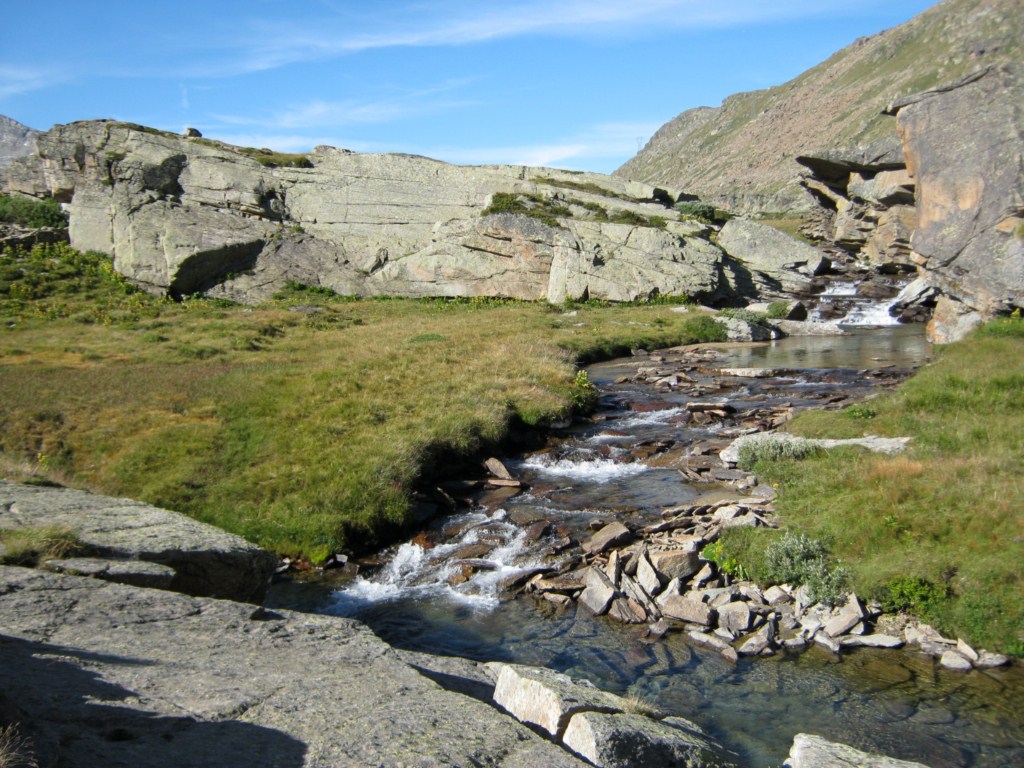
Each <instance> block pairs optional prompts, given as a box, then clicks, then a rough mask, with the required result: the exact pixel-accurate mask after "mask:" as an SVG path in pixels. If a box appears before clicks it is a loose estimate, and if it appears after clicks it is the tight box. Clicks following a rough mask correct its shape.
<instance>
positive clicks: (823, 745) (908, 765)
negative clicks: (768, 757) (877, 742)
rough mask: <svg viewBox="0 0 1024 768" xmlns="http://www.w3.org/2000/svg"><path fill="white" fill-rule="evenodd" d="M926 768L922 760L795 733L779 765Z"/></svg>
mask: <svg viewBox="0 0 1024 768" xmlns="http://www.w3.org/2000/svg"><path fill="white" fill-rule="evenodd" d="M854 767H856V768H928V766H926V765H924V764H923V763H912V762H909V761H907V760H896V759H895V758H892V757H885V756H883V755H872V754H868V753H867V752H861V751H860V750H859V749H854V748H853V747H848V746H846V745H845V744H835V743H833V742H830V741H826V740H825V739H823V738H821V737H820V736H813V735H811V734H807V733H798V734H797V735H796V736H795V737H794V738H793V747H792V749H790V750H789V757H788V758H786V762H785V763H783V768H854Z"/></svg>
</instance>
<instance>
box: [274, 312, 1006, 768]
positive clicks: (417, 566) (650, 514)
mask: <svg viewBox="0 0 1024 768" xmlns="http://www.w3.org/2000/svg"><path fill="white" fill-rule="evenodd" d="M927 352H928V348H927V345H926V344H925V342H924V337H923V333H922V329H921V328H920V327H907V326H900V327H892V328H886V329H884V330H882V331H865V330H861V331H857V332H855V333H853V334H851V335H848V336H842V337H824V338H811V339H806V338H800V339H784V340H782V341H780V342H773V343H772V344H761V345H738V346H736V347H733V348H729V349H726V350H721V351H719V352H718V353H717V354H718V358H717V359H716V360H714V361H709V362H707V364H706V366H705V367H701V369H700V374H699V375H697V376H696V377H695V378H696V382H695V383H694V384H693V387H695V388H696V390H697V391H699V392H700V393H701V396H700V397H695V396H694V395H693V394H692V391H691V392H690V393H688V394H684V393H681V392H660V393H656V392H654V391H653V390H652V389H651V388H650V387H649V386H646V385H638V384H635V383H632V382H631V381H621V379H622V377H623V375H624V374H625V373H631V372H634V371H635V370H636V369H637V367H638V366H643V365H651V364H652V363H651V362H646V361H645V359H637V358H633V359H629V360H624V361H613V362H611V363H607V364H602V365H598V366H594V367H592V368H591V369H590V373H591V377H592V379H593V380H594V381H595V382H596V383H597V384H598V385H599V386H600V387H601V389H602V392H603V393H604V396H603V398H602V402H601V406H600V410H599V413H598V418H597V420H596V421H595V422H593V423H587V424H582V425H577V426H574V427H573V428H572V429H570V430H568V431H567V432H566V433H564V434H561V435H559V436H558V437H557V438H554V439H552V440H551V441H550V444H549V445H548V446H547V447H546V448H545V449H544V450H543V451H540V452H537V453H534V454H530V455H525V456H520V457H513V458H511V459H509V460H508V462H507V464H508V466H509V467H510V469H512V472H513V474H514V475H515V476H516V477H517V478H520V479H522V480H523V481H524V482H525V483H526V484H527V486H528V490H527V491H526V492H522V493H517V492H516V491H514V490H509V489H501V488H499V489H493V490H490V491H487V492H484V493H482V494H478V495H477V496H476V497H475V498H476V502H477V503H476V505H475V506H474V507H472V508H470V509H466V510H465V511H463V512H462V513H460V514H457V515H452V516H449V517H446V518H444V519H443V520H441V521H437V522H435V523H434V525H433V526H432V529H431V530H430V531H428V532H426V533H425V534H422V535H420V536H418V537H417V538H416V539H414V540H413V541H410V542H407V543H404V544H402V545H401V546H398V547H396V548H394V549H392V550H391V551H389V552H388V553H386V554H387V556H386V558H385V559H384V560H383V564H382V565H381V566H380V567H379V568H378V569H376V570H375V571H369V572H368V575H366V576H359V577H357V578H356V579H354V580H352V581H350V582H348V583H347V584H346V585H345V586H344V587H343V588H339V589H329V588H326V587H323V586H321V587H312V586H309V585H300V584H290V585H289V584H287V583H285V584H281V585H278V586H277V587H275V588H274V591H273V593H272V598H271V599H272V601H273V604H276V605H279V606H282V607H300V608H303V609H305V610H315V611H318V612H323V613H330V614H336V615H344V616H352V617H356V618H358V619H360V620H361V621H363V622H365V623H366V624H368V625H369V626H370V627H372V628H373V630H374V631H375V632H376V633H377V634H378V635H379V636H381V637H382V638H383V639H385V640H386V641H387V642H389V643H391V644H392V645H394V646H396V647H400V648H406V649H410V650H417V651H424V652H429V653H434V654H441V655H458V656H463V657H467V658H471V659H477V660H504V661H513V662H517V663H524V664H535V665H543V666H546V667H550V668H553V669H556V670H559V671H563V672H567V673H568V674H570V675H572V676H576V677H583V678H587V679H589V680H591V681H592V682H593V683H595V684H596V685H598V686H599V687H602V688H605V689H607V690H611V691H615V692H618V693H629V694H635V695H637V696H640V697H642V698H643V699H645V700H647V701H650V702H651V703H654V704H656V705H657V706H658V707H659V708H661V709H663V710H667V711H669V712H672V713H675V714H680V715H683V716H685V717H687V718H690V719H692V720H695V721H697V722H698V723H700V724H701V725H702V726H703V727H704V728H705V729H707V730H708V731H709V732H710V733H712V734H713V735H714V736H716V737H717V738H718V739H719V740H720V741H722V742H723V743H725V744H726V745H727V746H728V747H730V748H732V749H734V750H736V751H737V752H739V753H740V755H741V756H742V758H743V760H744V764H746V765H750V766H755V767H756V768H765V767H767V766H777V765H780V764H781V763H782V761H783V760H784V758H785V756H786V754H787V752H788V750H789V747H790V744H791V743H792V739H793V736H794V735H795V734H796V733H798V732H805V733H815V734H819V735H822V736H824V737H825V738H828V739H831V740H835V741H840V742H844V743H847V744H851V745H853V746H855V747H858V748H861V749H865V750H868V751H874V752H881V753H885V754H889V755H892V756H895V757H900V758H903V759H908V760H918V761H921V762H923V763H925V764H927V765H929V766H932V768H954V767H957V768H960V767H964V766H985V767H991V768H995V767H996V766H999V767H1002V766H1011V765H1024V714H1022V713H1024V675H1022V674H1021V672H1020V670H1019V669H1010V670H992V671H987V672H980V671H976V672H971V673H969V674H966V675H964V674H958V673H952V672H946V671H944V670H941V669H939V668H937V665H936V664H935V662H934V660H932V659H931V658H928V657H925V656H923V655H921V654H918V653H915V652H913V651H907V652H897V651H882V650H872V649H860V650H857V651H855V652H851V653H845V654H844V655H843V656H841V657H833V656H832V655H831V654H828V653H827V652H825V651H821V650H820V649H817V648H812V649H811V650H809V651H807V652H805V653H803V654H800V655H786V654H780V655H777V656H774V657H771V658H768V659H764V658H760V659H756V660H746V659H742V660H741V661H740V662H739V663H738V664H736V665H733V664H730V663H728V662H726V661H724V660H723V659H722V658H721V657H720V656H719V655H718V654H715V653H713V652H705V651H704V650H702V649H698V648H693V647H691V646H689V645H687V643H686V642H685V641H684V640H683V639H682V636H681V635H678V634H670V635H668V636H667V637H665V638H663V639H661V640H658V641H654V642H651V641H648V640H646V639H645V638H644V637H643V636H642V635H643V634H644V633H643V632H642V631H640V630H638V628H637V627H626V626H623V625H618V624H615V623H613V622H611V621H609V620H607V619H606V618H595V617H593V616H591V615H589V614H588V612H587V610H586V609H585V608H577V607H576V606H574V605H569V606H568V607H564V606H556V605H554V604H552V603H550V602H545V601H544V600H541V599H537V598H535V597H511V596H509V595H508V593H505V592H503V591H502V590H501V589H500V584H501V582H502V581H503V580H504V579H505V578H506V577H508V576H510V575H513V574H515V573H519V572H522V571H523V570H525V569H529V568H531V567H534V566H540V565H545V564H547V565H550V564H551V563H552V561H553V560H555V561H557V560H558V559H559V558H568V557H571V554H570V553H571V551H572V549H571V548H566V549H564V550H560V546H561V544H560V541H562V540H563V539H564V537H566V536H572V537H576V538H577V539H578V538H579V537H580V536H585V535H586V532H587V530H588V529H589V527H590V524H591V523H592V522H595V521H599V520H601V521H610V520H612V519H619V520H625V521H627V522H629V523H630V524H643V523H644V522H646V521H648V520H654V519H657V518H658V517H659V513H660V511H661V510H662V509H663V508H665V507H667V506H672V505H678V504H682V503H688V502H692V501H693V500H695V499H698V498H714V497H716V496H717V497H719V498H721V497H730V498H734V497H736V496H737V495H742V494H744V493H757V492H758V489H757V488H753V489H742V488H737V487H735V485H733V486H728V485H726V484H724V483H720V484H715V483H696V484H693V483H688V482H686V481H685V480H684V478H683V477H682V476H681V474H680V472H679V471H677V469H674V468H671V464H672V462H671V461H670V460H668V459H667V458H666V457H671V456H672V455H673V451H679V450H689V449H690V448H692V446H694V445H699V444H702V443H705V442H709V441H710V442H714V441H716V440H723V441H724V440H726V439H727V438H728V437H729V435H730V434H734V433H738V432H741V431H743V430H742V428H741V427H739V426H738V425H737V424H735V423H733V424H722V423H719V422H709V423H701V424H695V423H693V422H692V421H688V420H686V419H684V418H682V414H683V405H685V404H686V403H687V402H691V401H693V400H701V401H703V402H710V403H724V402H726V401H728V402H729V403H730V404H731V405H733V406H734V407H736V408H737V409H738V410H740V411H743V410H744V409H747V408H760V409H762V410H765V409H766V410H767V411H768V412H774V411H772V410H771V409H773V408H781V409H785V408H788V407H795V408H797V409H799V408H800V407H803V406H808V405H819V406H820V405H821V404H822V403H827V402H830V401H836V402H839V403H841V402H843V401H844V399H848V398H855V397H858V396H861V395H863V394H864V393H865V392H867V391H869V390H870V389H871V388H873V387H877V386H879V385H884V384H886V383H887V382H889V381H890V380H892V379H895V378H897V377H898V373H899V371H900V369H904V368H908V367H913V366H916V365H918V364H920V363H921V362H922V361H923V360H924V359H925V358H926V355H927ZM670 357H671V354H670V353H666V358H670ZM764 366H770V367H772V368H774V369H777V370H776V375H775V376H772V377H768V378H759V379H749V380H748V379H743V380H741V381H736V380H731V381H730V383H729V386H727V387H726V386H722V382H723V381H724V380H727V379H728V377H725V379H723V377H722V376H721V375H718V374H716V372H715V367H764ZM616 381H618V382H619V383H615V382H616ZM666 446H667V447H666ZM538 521H539V522H538ZM548 523H550V525H548Z"/></svg>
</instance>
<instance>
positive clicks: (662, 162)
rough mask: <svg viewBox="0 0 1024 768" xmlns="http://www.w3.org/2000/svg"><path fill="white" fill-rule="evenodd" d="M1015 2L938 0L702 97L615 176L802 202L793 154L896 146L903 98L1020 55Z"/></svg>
mask: <svg viewBox="0 0 1024 768" xmlns="http://www.w3.org/2000/svg"><path fill="white" fill-rule="evenodd" d="M1022 41H1024V12H1022V7H1021V2H1020V0H944V1H943V2H940V3H938V4H936V5H935V6H933V7H932V8H929V9H928V10H927V11H925V12H923V13H921V14H919V15H918V16H916V17H914V18H913V19H911V20H910V21H908V22H906V23H904V24H901V25H900V26H897V27H894V28H892V29H889V30H885V31H883V32H880V33H878V34H876V35H872V36H870V37H866V38H861V39H859V40H857V41H856V42H854V43H853V44H851V45H849V46H847V47H846V48H844V49H842V50H841V51H839V52H837V53H836V54H834V55H833V56H831V57H830V58H829V59H828V60H826V61H824V62H822V63H821V64H819V65H818V66H816V67H814V68H812V69H810V70H808V71H806V72H804V73H803V74H801V75H799V76H798V77H796V78H794V79H793V80H791V81H789V82H788V83H784V84H782V85H779V86H775V87H773V88H768V89H765V90H761V91H752V92H748V93H739V94H735V95H733V96H730V97H729V98H727V99H726V100H725V101H724V102H723V103H722V105H721V106H720V107H697V108H695V109H690V110H687V111H685V112H683V113H682V114H680V115H678V116H677V117H675V118H674V119H673V120H671V121H669V122H668V123H666V124H665V125H664V126H662V128H661V129H659V130H658V132H657V133H656V134H655V135H654V136H653V137H652V138H651V140H650V141H649V142H648V143H647V146H645V147H644V148H643V149H642V150H641V151H640V153H639V154H637V155H636V156H635V157H634V158H632V159H631V160H629V161H628V162H627V163H626V164H624V165H623V166H622V167H621V168H619V169H618V170H616V171H615V173H614V175H616V176H619V177H622V178H627V179H632V180H636V181H643V182H645V183H649V184H664V185H669V186H672V187H675V188H679V189H682V190H684V191H686V192H688V193H691V194H696V195H699V196H700V197H701V198H705V199H708V200H711V201H714V202H715V203H716V204H718V205H720V206H722V207H725V208H728V209H730V210H733V211H736V212H753V211H770V210H772V211H778V210H804V209H807V208H809V207H810V206H811V199H810V197H809V196H808V195H807V193H806V192H805V191H804V190H803V189H801V187H800V185H799V183H798V178H799V174H800V171H801V167H800V166H799V165H798V164H797V162H796V158H797V157H798V156H801V155H807V154H818V153H821V152H823V151H829V150H842V151H846V152H849V151H852V150H855V149H858V148H860V149H861V150H862V151H863V153H864V154H866V155H869V156H875V157H884V156H885V155H887V154H888V153H892V152H898V151H899V140H898V138H897V136H896V124H895V120H893V119H892V118H891V117H888V116H886V115H884V114H883V110H884V109H885V107H886V105H887V104H888V103H889V102H890V101H892V100H894V99H899V98H901V97H905V96H908V95H910V94H913V93H917V92H920V91H924V90H927V89H929V88H934V87H936V86H939V85H942V84H943V83H947V82H950V81H953V80H956V79H957V78H960V77H962V76H964V75H966V74H968V73H970V72H972V71H975V70H979V69H982V68H984V67H986V66H990V65H993V64H1001V63H1007V62H1010V63H1012V62H1015V61H1019V60H1021V58H1022V55H1024V45H1022Z"/></svg>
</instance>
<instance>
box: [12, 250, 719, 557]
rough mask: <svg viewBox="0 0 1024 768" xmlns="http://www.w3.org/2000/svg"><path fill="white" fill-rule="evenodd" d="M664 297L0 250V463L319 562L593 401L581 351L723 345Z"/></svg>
mask: <svg viewBox="0 0 1024 768" xmlns="http://www.w3.org/2000/svg"><path fill="white" fill-rule="evenodd" d="M722 334H723V331H722V328H721V326H719V325H718V324H717V323H715V322H714V321H712V320H711V319H710V318H708V317H705V316H701V315H699V314H695V313H691V314H687V315H682V314H678V313H675V312H672V311H671V307H668V306H663V305H661V304H652V305H634V306H619V307H610V306H601V305H597V304H594V305H591V304H584V305H579V306H576V307H574V314H571V315H566V314H565V312H564V308H562V307H552V306H550V305H548V304H545V303H528V302H511V301H502V300H483V299H479V300H474V299H467V300H456V301H443V300H436V301H435V300H430V301H419V300H398V299H388V300H360V301H356V300H351V299H347V298H344V297H339V296H335V295H333V294H331V293H330V292H327V291H323V290H310V289H305V288H303V287H302V286H297V285H293V286H292V287H291V288H290V289H289V290H288V291H287V292H285V293H282V294H280V295H279V296H278V298H277V299H276V300H275V301H274V302H272V303H271V304H268V305H265V306H263V307H259V308H255V309H253V308H247V307H242V306H237V305H231V304H227V303H224V302H217V301H210V300H199V299H186V300H185V301H183V302H180V303H174V302H171V301H168V300H164V299H160V298H157V297H154V296H150V295H148V294H145V293H141V292H139V291H137V290H136V289H134V288H133V287H132V286H131V285H130V284H129V283H127V282H126V281H125V280H124V279H123V278H121V277H120V276H119V275H117V274H116V273H114V272H113V270H112V269H111V265H110V261H109V260H108V259H106V258H105V257H103V256H100V255H97V254H81V253H78V252H77V251H74V250H72V249H70V248H68V247H66V246H51V247H41V248H36V249H34V250H33V251H31V252H28V253H17V254H12V253H8V254H4V255H3V256H0V390H2V391H3V392H4V397H3V399H2V400H0V471H2V472H3V473H4V474H7V475H10V476H14V477H20V478H21V479H25V478H26V477H36V478H42V479H49V480H54V481H58V482H64V483H67V484H72V485H76V486H84V487H88V488H92V489H96V490H100V491H103V492H106V493H112V494H119V495H125V496H131V497H133V498H138V499H141V500H144V501H147V502H151V503H155V504H158V505H161V506H166V507H169V508H171V509H176V510H180V511H184V512H188V513H190V514H193V515H194V516H196V517H198V518H200V519H202V520H204V521H206V522H210V523H213V524H215V525H218V526H220V527H222V528H225V529H227V530H230V531H232V532H235V533H238V534H241V535H243V536H245V537H247V538H249V539H250V540H252V541H255V542H257V543H259V544H261V545H263V546H265V547H268V548H270V549H272V550H276V551H278V552H282V553H285V552H287V553H302V554H304V555H306V556H308V557H311V558H313V559H317V558H322V557H324V556H326V555H328V554H329V553H331V552H334V551H338V550H341V549H350V550H352V549H363V548H367V547H370V546H373V545H375V544H377V543H379V542H380V541H381V540H382V539H384V538H387V537H388V536H389V535H391V534H393V533H394V531H395V529H396V528H397V527H399V526H401V525H402V524H404V523H405V522H406V521H407V520H408V519H409V515H410V493H411V491H412V490H413V489H414V488H415V487H416V486H417V484H418V483H419V482H420V481H421V480H422V479H424V478H426V477H430V476H436V475H438V474H441V473H443V472H444V471H445V469H446V467H447V466H448V465H450V464H452V463H455V462H458V461H460V460H465V459H467V458H472V457H475V456H476V454H477V452H478V451H479V450H481V449H482V448H483V447H484V446H486V445H487V444H489V443H493V442H495V441H498V440H500V439H501V438H502V437H503V436H504V435H505V433H506V431H507V430H508V429H509V427H510V425H513V424H514V423H516V422H522V423H526V424H540V423H543V422H545V421H549V420H553V419H558V418H562V417H564V416H566V415H567V414H568V412H569V410H570V409H571V408H572V407H573V403H574V402H575V403H577V404H585V403H586V402H588V401H589V399H590V397H591V394H592V393H591V392H590V391H589V390H587V389H586V382H585V381H581V380H580V379H579V378H577V373H576V370H575V366H574V361H575V360H576V359H579V358H584V357H591V356H596V355H603V354H611V353H616V352H622V351H628V349H629V348H630V347H632V346H647V347H652V348H653V347H658V346H667V345H671V344H678V343H683V342H693V341H701V340H714V339H721V338H722Z"/></svg>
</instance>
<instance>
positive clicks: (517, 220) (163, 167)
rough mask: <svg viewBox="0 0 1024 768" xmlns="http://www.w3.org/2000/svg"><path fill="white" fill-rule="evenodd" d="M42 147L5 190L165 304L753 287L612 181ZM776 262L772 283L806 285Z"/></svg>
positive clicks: (84, 130) (155, 147) (162, 143)
mask: <svg viewBox="0 0 1024 768" xmlns="http://www.w3.org/2000/svg"><path fill="white" fill-rule="evenodd" d="M38 146H39V152H38V155H37V156H34V157H31V158H21V159H20V160H17V161H15V162H14V163H12V165H11V167H10V168H8V169H6V170H5V172H4V173H3V174H0V188H2V189H5V190H6V191H9V192H14V193H19V194H26V195H33V196H37V197H41V196H47V195H50V196H53V197H55V198H56V199H58V200H60V201H62V202H64V203H66V205H67V209H68V211H69V213H70V217H71V221H70V238H71V244H72V245H73V246H74V247H76V248H79V249H82V250H95V251H100V252H103V253H107V254H111V255H112V256H113V259H114V266H115V268H116V269H117V270H118V271H119V272H121V273H122V274H124V275H126V276H127V277H129V278H130V279H132V280H133V281H135V282H136V283H138V284H140V285H141V286H143V287H145V288H147V289H149V290H151V291H154V292H160V293H167V294H170V295H172V296H175V297H179V296H186V295H189V294H192V293H197V292H202V293H207V294H210V295H214V296H220V297H224V298H228V299H232V300H236V301H242V302H246V303H255V302H259V301H263V300H266V299H268V298H269V297H270V296H272V295H273V294H274V293H275V292H276V291H278V290H280V289H281V288H283V287H284V286H285V285H286V284H287V283H288V282H289V281H292V282H298V283H302V284H304V285H312V286H317V287H325V288H329V289H331V290H333V291H335V292H337V293H339V294H343V295H361V296H372V295H399V296H410V297H419V296H463V297H469V296H501V297H510V298H520V299H530V300H534V299H541V300H543V299H546V300H549V301H552V302H562V301H564V300H566V299H581V298H582V299H586V298H592V299H606V300H611V301H630V300H635V299H644V298H649V297H652V296H657V295H687V296H691V297H693V298H695V299H698V300H700V301H703V302H720V301H733V302H735V301H736V300H738V299H752V298H758V297H759V293H758V291H759V290H760V289H761V287H763V283H762V282H758V281H756V280H754V281H752V280H750V279H748V277H749V276H748V274H747V268H746V267H745V265H743V264H741V263H739V262H737V261H735V260H734V259H732V258H730V257H729V256H728V255H727V254H725V253H723V251H722V250H721V249H720V248H718V247H717V246H716V245H715V244H714V243H713V242H712V241H711V235H712V234H713V233H712V229H711V228H709V227H708V226H706V225H704V224H700V223H695V222H688V221H682V220H680V219H679V217H678V215H677V214H676V212H675V211H673V210H672V209H671V207H670V206H671V205H672V203H673V202H674V201H675V199H676V198H677V197H678V195H679V192H678V191H674V190H665V189H659V188H655V187H652V186H649V185H646V184H640V183H637V182H630V181H624V180H622V179H617V178H613V177H610V176H602V175H599V174H589V173H570V172H567V171H558V170H554V169H547V168H529V167H525V166H477V167H463V166H454V165H449V164H447V163H442V162H438V161H436V160H430V159H428V158H424V157H415V156H410V155H399V154H356V153H352V152H348V151H346V150H341V149H336V148H333V147H317V149H316V150H315V151H314V152H313V153H310V154H309V155H305V156H303V155H296V156H278V155H273V154H269V153H265V152H262V151H260V150H249V149H244V148H238V147H232V146H230V145H227V144H222V143H220V142H216V141H210V140H208V139H204V138H199V137H192V138H188V137H182V136H176V135H173V134H167V133H163V132H160V131H155V130H153V129H148V128H144V127H142V126H136V125H132V124H128V123H117V122H112V121H91V122H81V123H72V124H69V125H61V126H55V127H54V128H53V129H52V130H51V131H49V132H47V133H45V134H41V135H40V136H39V137H38ZM510 198H511V199H513V200H515V201H516V204H515V205H514V206H511V207H509V206H507V205H506V206H505V207H502V206H501V205H499V204H498V203H500V202H502V201H505V202H506V203H507V202H508V200H509V199H510ZM531 210H532V211H533V213H534V214H535V215H529V212H530V211H531ZM487 211H490V212H491V213H490V215H482V214H484V213H485V212H487ZM536 214H540V215H536ZM793 242H794V243H796V241H793ZM797 245H799V244H797ZM773 270H775V267H774V266H773V267H771V268H770V269H769V270H768V272H769V273H770V274H771V281H770V283H771V284H772V285H774V284H776V283H779V284H784V285H785V284H789V282H794V281H795V282H796V283H797V284H802V283H801V279H802V273H800V271H799V270H798V271H797V274H795V275H794V276H793V279H792V280H790V278H789V276H788V270H787V269H785V268H782V271H781V273H780V274H775V272H774V271H773ZM774 295H775V293H772V294H771V296H774Z"/></svg>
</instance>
